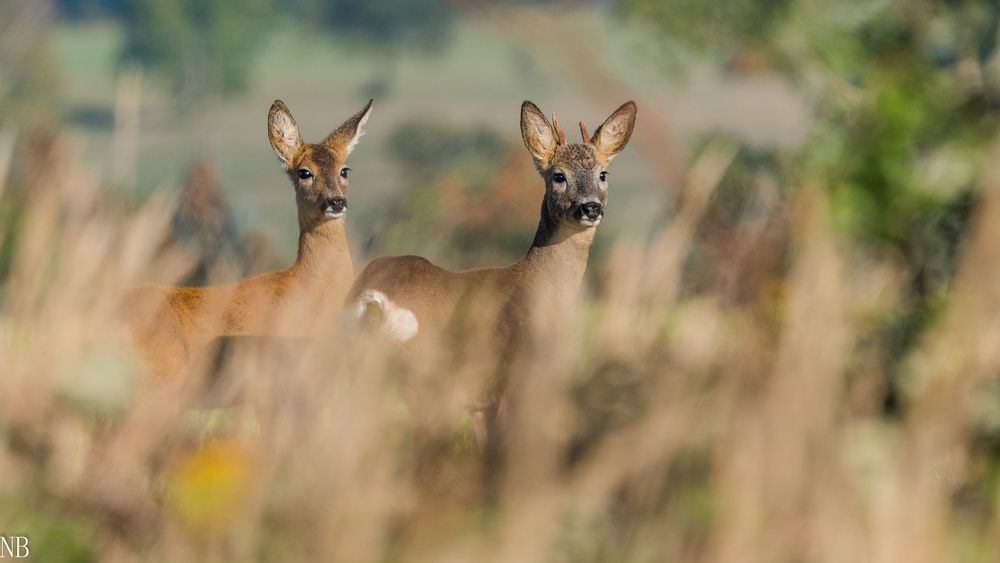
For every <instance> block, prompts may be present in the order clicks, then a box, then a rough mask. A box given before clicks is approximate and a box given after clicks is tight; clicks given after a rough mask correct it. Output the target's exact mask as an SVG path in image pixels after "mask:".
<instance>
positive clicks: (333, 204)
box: [323, 195, 347, 213]
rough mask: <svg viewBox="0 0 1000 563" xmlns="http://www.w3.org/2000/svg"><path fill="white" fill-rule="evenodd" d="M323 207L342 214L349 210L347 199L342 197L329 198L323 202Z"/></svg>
mask: <svg viewBox="0 0 1000 563" xmlns="http://www.w3.org/2000/svg"><path fill="white" fill-rule="evenodd" d="M323 207H327V208H330V209H332V210H333V211H334V212H337V213H339V212H341V211H343V210H344V209H346V208H347V198H346V197H344V196H340V195H335V196H333V197H328V198H326V200H324V201H323Z"/></svg>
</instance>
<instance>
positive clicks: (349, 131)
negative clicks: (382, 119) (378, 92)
mask: <svg viewBox="0 0 1000 563" xmlns="http://www.w3.org/2000/svg"><path fill="white" fill-rule="evenodd" d="M374 102H375V100H368V103H367V104H365V107H363V108H361V111H359V112H358V113H356V114H354V115H352V116H351V117H350V118H349V119H348V120H347V121H345V122H344V123H343V124H341V126H340V127H337V129H336V130H335V131H334V132H333V133H330V136H329V137H327V138H326V140H325V141H323V142H324V143H325V144H327V145H329V146H331V147H333V148H334V149H343V151H344V158H347V157H348V156H350V154H351V151H353V150H354V146H355V145H357V144H358V140H359V139H360V138H361V136H362V135H364V134H365V125H366V124H367V123H368V118H369V117H371V114H372V104H373V103H374Z"/></svg>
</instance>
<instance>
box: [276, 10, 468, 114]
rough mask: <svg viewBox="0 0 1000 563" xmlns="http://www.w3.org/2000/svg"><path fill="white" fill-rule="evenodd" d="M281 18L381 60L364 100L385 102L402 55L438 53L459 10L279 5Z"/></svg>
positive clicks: (363, 90)
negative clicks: (305, 24)
mask: <svg viewBox="0 0 1000 563" xmlns="http://www.w3.org/2000/svg"><path fill="white" fill-rule="evenodd" d="M279 2H281V10H280V11H281V12H283V13H286V14H289V15H291V16H292V17H293V18H294V19H296V20H306V21H313V22H315V23H317V24H318V25H319V26H320V27H321V28H322V29H323V30H325V31H326V32H328V33H329V34H330V36H331V37H332V38H334V39H336V40H343V41H346V42H349V43H351V44H354V45H360V46H361V47H362V48H363V49H364V51H365V52H367V53H370V54H373V55H375V56H376V57H381V59H382V60H381V62H380V64H378V65H376V70H375V72H374V74H373V75H372V77H371V79H370V80H369V82H368V83H367V84H365V85H364V86H363V87H362V92H361V94H362V95H364V96H369V97H373V98H384V97H385V96H386V95H388V93H389V92H390V90H391V89H392V82H393V78H394V74H395V68H396V64H397V63H398V58H399V54H400V51H401V50H406V51H407V52H413V51H414V50H417V51H419V52H422V53H425V54H426V53H437V52H438V51H439V50H440V48H441V47H443V46H444V45H445V44H446V43H447V41H448V38H449V36H450V32H451V29H452V25H453V23H454V20H455V9H454V8H453V7H452V6H451V5H450V4H449V2H448V1H447V0H279Z"/></svg>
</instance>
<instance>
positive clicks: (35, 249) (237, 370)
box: [0, 0, 1000, 563]
mask: <svg viewBox="0 0 1000 563" xmlns="http://www.w3.org/2000/svg"><path fill="white" fill-rule="evenodd" d="M74 1H75V0H74ZM101 1H102V2H104V0H101ZM143 1H145V0H143ZM133 4H134V5H139V4H140V2H139V0H133ZM133 4H130V5H133ZM194 4H197V5H198V6H202V5H201V4H199V3H194ZM307 4H309V2H306V1H305V0H303V1H302V2H285V3H280V2H277V0H276V1H275V2H274V3H273V6H274V7H282V6H283V7H284V8H285V9H288V10H292V9H293V8H291V7H290V6H300V7H301V6H305V5H307ZM321 4H323V3H321ZM334 4H336V5H337V6H339V7H340V8H341V9H344V6H345V5H347V4H344V3H337V2H333V3H331V5H334ZM348 4H349V3H348ZM431 4H433V3H431ZM514 4H515V5H513V6H510V5H502V6H500V5H498V6H493V5H492V4H484V3H477V2H459V3H456V4H454V5H452V4H448V9H449V10H454V12H455V20H454V28H453V29H451V31H450V35H448V37H447V38H446V40H443V42H442V43H441V45H440V46H439V48H440V50H438V51H436V52H434V51H426V50H420V49H415V48H410V47H407V48H402V49H398V50H388V49H387V50H380V49H377V48H375V47H373V46H372V44H371V43H352V42H351V41H348V40H346V39H345V37H346V35H338V34H337V33H336V32H335V31H330V30H329V29H328V30H327V31H325V32H323V33H319V31H318V26H309V25H299V23H301V22H300V21H297V20H296V19H295V18H294V17H289V16H288V15H287V14H284V15H283V16H282V17H279V16H277V15H276V16H275V17H274V18H273V21H271V22H270V24H271V26H272V27H273V28H274V29H272V30H271V32H270V33H261V34H260V36H259V39H257V40H256V41H257V42H259V45H258V46H259V49H258V56H257V57H256V58H254V59H253V60H252V71H251V72H250V73H249V78H248V79H249V82H248V83H247V85H246V88H244V89H243V90H235V91H233V92H228V93H226V94H225V95H223V94H222V93H220V92H209V94H208V95H203V96H201V97H193V98H186V97H184V96H182V95H181V94H182V92H179V91H178V90H176V89H172V88H173V87H172V86H171V85H170V84H169V80H168V78H167V75H166V74H165V73H163V72H162V71H157V70H156V69H155V68H153V67H150V68H143V69H142V70H141V71H140V70H137V67H135V66H129V65H123V64H122V59H121V57H122V53H121V46H122V44H123V41H125V40H126V36H127V34H126V31H127V29H126V28H125V27H123V26H122V25H121V24H120V23H114V21H117V20H114V21H113V20H112V19H111V18H109V17H106V15H105V17H93V18H80V19H78V20H73V19H72V18H68V17H65V18H63V17H56V16H54V15H53V14H55V13H57V12H55V11H53V10H55V8H52V7H53V6H61V7H63V9H67V10H68V9H69V8H67V6H69V7H72V6H75V5H78V4H74V2H71V1H69V0H66V1H62V2H58V3H51V4H50V3H48V2H40V1H35V0H16V3H11V4H8V5H0V16H3V15H7V14H9V13H11V12H4V10H5V9H6V10H10V9H11V8H10V7H11V6H31V5H33V6H36V7H37V6H41V8H39V10H40V12H39V13H40V14H41V16H38V17H37V18H35V19H33V18H31V17H23V18H20V15H23V14H27V15H28V16H31V15H32V14H33V12H31V11H30V10H26V11H25V12H23V13H22V12H14V13H15V14H18V15H19V18H20V19H16V20H15V19H13V18H10V19H4V18H0V366H2V367H0V535H4V536H11V535H17V534H27V535H28V536H29V537H30V540H31V548H32V556H31V557H32V558H31V559H30V560H37V561H46V562H48V561H55V562H58V561H67V562H69V561H109V562H118V561H171V562H172V561H347V562H355V561H359V562H360V561H373V562H374V561H377V562H404V561H405V562H411V561H412V562H432V561H433V562H450V561H454V562H466V561H497V562H499V561H517V562H528V561H565V562H574V563H577V562H595V563H596V562H619V561H620V562H628V563H640V562H642V563H645V562H658V561H683V562H692V563H694V562H699V563H700V562H706V563H709V562H712V563H715V562H718V563H723V562H726V563H728V562H738V563H755V562H760V563H771V562H831V563H832V562H860V561H863V562H871V563H897V562H907V563H910V562H915V563H921V562H926V563H939V562H956V563H959V562H961V563H967V562H971V563H980V562H981V563H988V562H993V561H996V560H997V559H998V558H1000V556H998V554H1000V379H998V375H1000V315H998V314H997V311H1000V292H998V288H1000V254H998V251H997V248H998V243H1000V165H998V163H1000V102H998V101H997V100H1000V55H998V51H1000V49H997V45H998V44H1000V41H998V40H997V39H998V37H1000V33H998V30H1000V8H998V7H996V6H995V5H994V4H991V3H989V2H978V1H970V2H956V3H947V5H945V3H933V2H932V3H923V2H912V3H911V2H887V3H876V4H873V5H868V4H866V3H863V2H847V3H844V4H843V5H839V7H838V9H837V10H828V8H829V7H828V6H825V5H817V4H815V3H812V2H805V1H785V0H767V1H756V0H749V1H737V0H733V2H730V3H726V4H724V5H723V4H720V5H713V7H712V9H707V8H705V5H703V4H701V3H698V2H688V1H686V0H662V1H654V0H621V1H616V2H610V3H603V2H596V3H583V4H581V5H579V6H577V5H576V4H573V5H571V4H570V3H564V2H515V3H514ZM79 5H86V2H83V3H79ZM101 5H108V6H111V5H116V4H115V2H114V1H112V0H108V1H107V2H105V3H103V4H101ZM143 5H146V6H149V5H156V6H166V5H168V4H167V3H166V2H164V3H154V4H150V3H148V2H146V3H145V4H143ZM169 5H170V6H177V5H181V4H169ZM208 5H209V4H205V6H208ZM211 5H212V6H223V7H226V6H228V7H230V8H231V7H232V6H233V4H231V3H227V2H225V1H220V2H217V3H212V4H211ZM269 5H270V4H269ZM380 5H381V4H380ZM433 5H436V4H433ZM126 7H127V6H126ZM355 7H356V6H355ZM50 8H51V9H50ZM123 9H124V8H123ZM46 10H49V11H46ZM303 10H304V8H303ZM347 12H348V11H345V12H343V13H347ZM303 13H305V12H303ZM46 14H47V15H46ZM36 15H37V14H36ZM293 15H294V14H293ZM206 18H207V16H206ZM269 21H270V20H269ZM10 22H16V23H17V26H16V27H8V26H9V25H10ZM38 22H42V23H38ZM32 26H38V27H37V33H36V34H35V35H32V33H33V32H35V30H36V28H35V27H32ZM328 27H329V26H328ZM330 29H334V30H336V27H330ZM342 31H343V30H342ZM25 34H28V36H30V37H32V38H35V39H37V40H38V42H37V44H35V43H29V42H25V41H22V39H23V38H24V37H25ZM25 47H32V48H35V47H37V49H38V51H39V53H36V54H35V56H34V58H31V59H30V61H31V64H30V65H28V64H22V63H21V60H22V59H20V58H18V57H20V56H21V55H22V53H23V52H25V51H30V49H25ZM668 55H669V56H668ZM26 60H28V59H26ZM12 61H13V62H12ZM676 65H679V66H680V67H682V68H680V69H678V68H675V66H676ZM36 74H37V75H38V76H35V75H36ZM10 76H14V77H15V78H16V80H14V81H12V82H8V79H9V77H10ZM25 76H26V77H27V78H24V77H25ZM39 77H41V78H39ZM140 77H141V78H140ZM11 84H13V85H14V86H11ZM22 84H28V85H33V86H32V87H33V88H35V89H34V90H31V89H28V90H26V91H23V92H22V91H20V90H18V88H21V87H22V86H21V85H22ZM136 84H140V85H141V87H140V91H141V95H140V96H138V97H136V96H135V95H134V94H135V92H134V91H131V90H130V86H135V85H136ZM8 88H9V89H8ZM11 92H13V94H11ZM370 96H374V97H375V98H376V102H375V112H374V114H373V116H372V118H371V120H370V123H369V129H368V133H367V135H366V136H365V137H364V138H363V139H362V140H361V142H360V145H359V146H358V148H357V150H356V151H355V153H354V155H353V156H352V157H351V161H350V166H351V167H352V168H353V170H354V171H353V172H352V175H351V185H352V188H351V193H350V211H349V213H348V215H347V219H346V220H347V225H348V231H349V235H350V240H351V244H352V246H353V250H354V257H355V262H356V270H360V268H361V267H362V266H363V265H364V263H366V261H367V260H368V259H370V258H372V257H375V256H379V255H383V254H402V253H408V252H413V253H418V254H421V255H424V256H427V257H428V258H431V259H432V260H434V261H436V262H437V263H439V264H441V265H444V266H447V267H450V268H454V269H459V268H463V267H473V266H488V265H501V264H506V263H509V262H510V261H512V260H514V259H516V258H517V257H518V256H520V255H521V253H523V251H524V249H525V248H527V246H528V244H529V242H530V239H531V235H532V233H533V232H534V228H535V224H536V222H537V213H538V201H539V200H540V198H541V196H542V185H541V180H540V179H539V178H538V176H537V174H536V173H535V172H534V171H533V170H532V168H531V164H530V159H529V156H528V154H527V152H526V151H525V150H524V147H523V144H522V142H521V139H520V137H519V131H518V121H517V108H518V106H519V104H520V102H521V101H522V100H523V99H531V100H533V101H535V102H537V103H538V104H539V105H540V106H541V108H542V109H543V110H545V111H547V112H551V111H555V112H556V113H557V114H558V115H559V117H560V119H561V120H562V121H563V123H564V126H565V127H566V129H567V133H570V132H575V127H570V126H567V125H568V124H573V123H575V122H576V120H578V119H586V120H587V122H588V124H590V126H591V129H592V130H593V128H594V127H596V125H597V123H598V122H597V120H598V119H599V118H601V117H603V116H606V115H607V114H608V112H609V111H610V110H611V109H613V108H614V107H616V106H617V105H618V104H620V103H621V102H622V101H625V100H626V99H630V98H634V99H635V100H636V101H637V102H638V105H639V117H638V125H637V128H636V133H635V136H634V137H633V140H632V141H631V143H630V145H629V146H628V148H627V149H626V150H625V152H624V153H623V154H622V155H621V156H620V157H619V158H617V159H616V160H615V162H614V165H613V166H612V167H611V173H612V178H613V179H612V188H611V193H610V204H609V208H608V214H607V218H606V220H605V221H604V222H603V223H602V225H601V226H600V229H599V232H598V234H597V236H596V243H595V245H594V247H593V249H592V251H591V257H590V262H589V264H588V272H587V279H586V282H585V287H584V290H583V291H582V292H581V294H580V295H579V296H576V297H575V298H574V300H573V306H572V307H571V308H569V309H568V310H567V311H565V312H564V314H562V315H558V316H556V317H555V318H545V319H540V320H536V321H537V323H538V324H537V326H533V328H534V329H535V330H536V331H537V332H536V333H534V334H533V336H534V337H535V338H534V339H533V340H531V345H530V346H526V347H525V348H523V349H521V350H520V351H519V353H518V354H517V355H516V356H514V357H513V358H511V360H510V363H509V365H506V366H504V367H505V369H507V370H508V371H509V373H508V374H507V375H508V376H509V378H510V381H509V385H508V387H507V388H506V389H505V390H506V392H507V394H508V398H509V401H510V402H509V405H510V407H509V408H510V411H509V413H506V414H507V418H505V419H504V424H505V426H504V441H503V442H502V443H501V446H500V448H499V451H498V452H497V451H490V452H484V451H483V448H482V444H480V443H477V441H476V436H475V430H476V428H477V427H476V420H475V415H474V414H473V412H472V410H471V409H470V405H473V404H477V403H478V402H479V401H481V400H482V394H483V391H482V390H483V387H484V386H485V385H486V384H487V383H488V382H489V381H490V378H491V377H493V376H494V375H496V374H495V372H494V371H493V366H491V365H490V364H489V362H488V361H484V359H483V358H482V357H480V356H478V355H477V354H475V353H472V352H470V350H471V351H473V352H474V351H475V349H476V348H475V345H476V344H477V342H478V341H477V340H476V339H477V338H480V337H482V336H483V335H482V334H479V333H478V331H475V330H471V329H470V330H469V331H467V332H463V333H461V334H453V333H446V334H440V335H434V337H435V339H432V340H431V345H428V346H425V347H422V348H419V349H415V350H405V349H404V350H401V349H399V348H398V347H396V346H394V345H392V344H390V343H388V342H384V341H382V340H380V339H379V338H377V337H373V336H372V335H370V334H368V333H365V332H364V331H361V330H358V329H356V327H353V326H351V325H349V324H345V323H344V322H342V319H339V318H330V319H324V322H323V323H321V325H322V326H321V327H320V328H318V329H317V330H316V332H315V333H314V334H312V335H311V336H312V338H309V339H305V340H290V341H289V340H274V339H269V338H253V337H250V338H245V339H233V340H231V341H227V342H226V343H225V346H224V347H223V348H222V349H221V350H220V351H219V354H218V357H211V358H202V359H201V360H202V362H201V363H200V364H199V365H198V366H197V367H198V370H196V371H195V375H196V377H194V378H193V379H192V382H191V384H190V385H186V386H170V385H164V384H163V383H162V382H156V381H151V380H150V378H149V377H148V374H146V373H145V372H144V370H143V369H142V367H141V366H140V363H139V362H138V360H137V358H136V357H135V353H134V351H133V349H132V346H131V343H130V342H129V338H128V335H127V334H126V330H125V327H124V324H123V321H122V317H123V311H122V303H121V299H122V296H123V295H124V294H125V292H126V291H127V290H128V289H129V288H133V287H135V286H137V285H140V284H144V283H147V282H149V281H150V280H155V281H158V282H161V283H166V284H173V283H178V284H180V283H194V284H204V283H211V282H217V281H224V280H232V279H236V278H239V277H241V276H244V275H249V274H252V273H257V272H260V271H263V270H266V269H269V268H279V267H284V266H286V265H288V264H289V263H290V262H291V260H292V259H293V256H294V248H295V243H296V240H295V234H296V231H297V229H296V224H295V207H294V202H293V199H294V196H293V193H292V189H291V188H290V186H289V185H288V182H287V179H286V178H285V177H283V175H282V173H281V172H280V169H279V165H278V163H277V161H276V159H275V158H274V156H273V152H272V151H271V149H270V148H269V147H268V143H267V138H266V134H265V115H266V111H267V108H268V106H269V105H270V104H271V102H272V101H273V100H274V99H275V98H282V99H284V100H285V101H286V102H287V103H288V105H289V107H290V108H291V110H292V112H293V113H294V114H295V116H296V118H297V119H298V122H299V125H300V126H301V128H302V130H303V134H304V136H305V137H306V140H307V141H308V140H318V139H319V138H321V137H322V136H324V135H326V134H327V133H328V132H329V130H330V129H331V128H332V127H334V126H335V125H336V124H338V123H340V122H341V121H342V120H343V119H344V118H345V117H346V116H348V115H350V114H351V113H353V112H354V111H356V110H357V109H358V108H360V107H361V105H362V104H363V103H364V101H366V100H367V99H368V97H370ZM50 98H51V99H50ZM11 100H13V101H11ZM5 104H9V105H5ZM129 104H137V106H136V107H137V108H138V111H137V112H136V114H137V115H138V116H139V120H138V122H130V121H129V119H127V118H126V119H122V118H121V117H120V116H119V117H117V118H116V108H118V110H117V111H118V112H119V113H120V114H121V113H124V114H126V115H127V114H129V111H130V110H129V108H130V105H129ZM10 108H13V109H10ZM39 108H41V109H39ZM122 108H124V109H122ZM132 109H136V108H132ZM132 126H137V129H135V131H136V132H135V135H137V137H136V138H135V139H133V138H132V137H131V135H133V133H132V132H130V127H132ZM573 137H574V138H575V134H574V135H573ZM133 141H135V143H136V145H137V146H136V148H137V151H136V153H135V155H136V156H135V158H134V160H133V159H132V158H131V157H130V151H129V150H128V148H129V147H131V146H132V143H133ZM122 147H125V149H124V150H123V149H122ZM132 178H134V181H133V180H132ZM192 202H193V203H192ZM205 202H208V203H207V204H206V205H204V206H203V208H199V206H198V205H196V204H198V203H205ZM472 317H475V315H472ZM282 320H284V321H288V320H290V321H291V322H293V323H294V322H296V321H298V320H300V319H295V318H292V319H282ZM484 382H486V383H484ZM209 383H210V384H209ZM206 385H207V386H208V387H210V389H208V390H207V392H206V389H205V388H204V387H205V386H206ZM0 555H2V554H0Z"/></svg>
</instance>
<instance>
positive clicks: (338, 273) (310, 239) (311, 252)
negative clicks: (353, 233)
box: [291, 220, 354, 286]
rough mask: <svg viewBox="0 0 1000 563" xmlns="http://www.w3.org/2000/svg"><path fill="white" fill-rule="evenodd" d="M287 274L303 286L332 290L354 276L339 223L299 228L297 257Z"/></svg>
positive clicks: (333, 222) (340, 222)
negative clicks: (314, 285)
mask: <svg viewBox="0 0 1000 563" xmlns="http://www.w3.org/2000/svg"><path fill="white" fill-rule="evenodd" d="M291 272H292V273H293V274H294V275H295V276H296V277H297V278H300V279H301V281H302V282H304V283H307V284H320V285H322V286H331V285H333V286H336V282H337V280H341V279H343V280H346V281H347V283H350V280H351V279H352V278H353V276H354V270H353V264H352V262H351V249H350V247H349V246H348V244H347V229H346V228H345V226H344V221H343V220H332V221H324V222H322V223H319V224H318V225H314V226H311V227H305V226H300V228H299V253H298V256H297V258H296V259H295V265H294V266H292V268H291Z"/></svg>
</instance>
